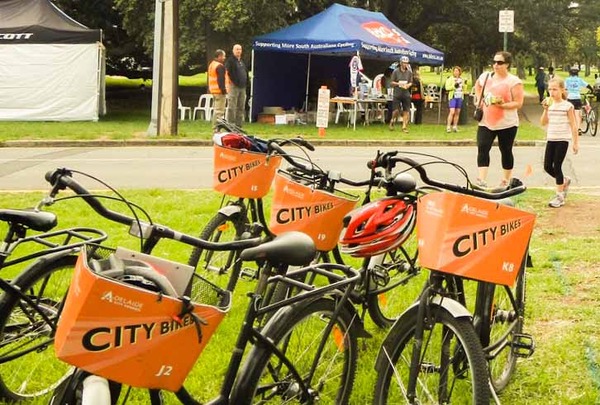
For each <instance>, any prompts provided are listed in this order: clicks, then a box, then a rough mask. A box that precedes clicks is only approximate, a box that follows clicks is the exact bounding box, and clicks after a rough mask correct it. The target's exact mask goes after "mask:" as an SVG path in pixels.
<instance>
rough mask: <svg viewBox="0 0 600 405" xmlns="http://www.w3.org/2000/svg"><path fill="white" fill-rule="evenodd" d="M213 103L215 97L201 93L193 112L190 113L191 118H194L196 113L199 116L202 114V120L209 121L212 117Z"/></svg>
mask: <svg viewBox="0 0 600 405" xmlns="http://www.w3.org/2000/svg"><path fill="white" fill-rule="evenodd" d="M214 105H215V98H214V97H213V96H212V94H202V95H201V96H200V98H199V99H198V106H197V107H194V114H193V115H192V119H193V120H195V119H196V114H198V116H199V117H202V115H204V120H206V121H210V119H211V118H212V114H213V110H214Z"/></svg>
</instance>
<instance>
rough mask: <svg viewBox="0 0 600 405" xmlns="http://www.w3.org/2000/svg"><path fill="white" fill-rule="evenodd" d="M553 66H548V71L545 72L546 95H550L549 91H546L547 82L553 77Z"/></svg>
mask: <svg viewBox="0 0 600 405" xmlns="http://www.w3.org/2000/svg"><path fill="white" fill-rule="evenodd" d="M554 76H555V74H554V68H553V67H552V66H550V67H548V73H547V74H546V97H550V92H549V91H548V83H549V82H550V80H552V79H554Z"/></svg>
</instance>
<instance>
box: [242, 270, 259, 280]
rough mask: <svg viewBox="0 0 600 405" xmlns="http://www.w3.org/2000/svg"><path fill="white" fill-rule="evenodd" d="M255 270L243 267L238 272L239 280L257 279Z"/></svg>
mask: <svg viewBox="0 0 600 405" xmlns="http://www.w3.org/2000/svg"><path fill="white" fill-rule="evenodd" d="M257 273H258V272H257V270H256V269H251V268H250V267H244V268H243V269H242V270H241V271H240V278H243V279H246V280H255V279H256V278H257Z"/></svg>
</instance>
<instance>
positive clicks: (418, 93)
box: [410, 70, 425, 125]
mask: <svg viewBox="0 0 600 405" xmlns="http://www.w3.org/2000/svg"><path fill="white" fill-rule="evenodd" d="M410 101H411V102H412V103H413V104H414V106H415V125H420V124H422V123H423V103H424V101H425V96H424V94H423V82H422V81H421V74H420V73H419V71H418V70H415V71H414V72H413V80H412V86H410Z"/></svg>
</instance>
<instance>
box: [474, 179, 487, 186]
mask: <svg viewBox="0 0 600 405" xmlns="http://www.w3.org/2000/svg"><path fill="white" fill-rule="evenodd" d="M475 185H476V186H477V187H483V188H486V187H487V183H486V182H485V180H481V179H477V180H475Z"/></svg>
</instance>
